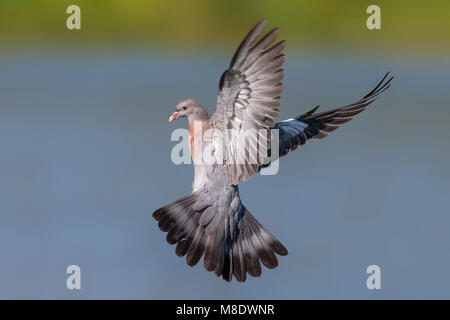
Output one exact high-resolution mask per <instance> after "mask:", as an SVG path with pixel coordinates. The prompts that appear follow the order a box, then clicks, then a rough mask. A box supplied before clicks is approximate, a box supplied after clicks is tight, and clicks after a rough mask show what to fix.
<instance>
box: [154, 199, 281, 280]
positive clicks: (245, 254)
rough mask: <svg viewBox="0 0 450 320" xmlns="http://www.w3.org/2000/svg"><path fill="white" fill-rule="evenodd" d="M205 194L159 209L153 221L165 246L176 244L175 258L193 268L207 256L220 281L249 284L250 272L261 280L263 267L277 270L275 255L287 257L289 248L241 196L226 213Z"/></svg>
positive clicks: (231, 204) (207, 266) (232, 202)
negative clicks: (245, 203) (266, 227)
mask: <svg viewBox="0 0 450 320" xmlns="http://www.w3.org/2000/svg"><path fill="white" fill-rule="evenodd" d="M207 199H208V196H205V192H196V193H192V194H191V195H189V196H187V197H184V198H181V199H179V200H177V201H175V202H173V203H171V204H169V205H167V206H165V207H162V208H160V209H158V210H156V211H155V212H154V213H153V217H154V218H155V219H156V220H157V221H158V226H159V228H160V229H161V230H162V231H164V232H167V237H166V239H167V242H168V243H169V244H176V249H175V253H176V254H177V255H178V256H180V257H182V256H185V255H186V262H187V264H188V265H190V266H194V265H196V264H197V263H198V262H199V261H200V259H201V258H202V256H203V255H204V266H205V269H206V270H208V271H214V273H215V274H216V275H217V276H220V275H221V276H222V278H223V279H225V280H227V281H231V279H232V278H233V275H234V277H235V278H236V280H238V281H241V282H243V281H245V280H246V278H247V273H248V274H249V275H251V276H253V277H259V276H260V275H261V264H260V262H262V264H263V265H265V266H266V267H268V268H270V269H273V268H275V267H277V266H278V260H277V257H276V256H275V254H278V255H281V256H285V255H287V254H288V251H287V249H286V248H285V247H284V246H283V245H282V244H281V243H280V242H279V241H278V240H277V239H276V238H275V237H274V236H272V235H271V234H270V233H269V232H268V231H267V230H266V229H264V227H263V226H262V225H261V224H260V223H259V222H258V221H257V220H256V219H255V218H254V217H253V216H252V215H251V213H250V212H249V211H248V210H247V209H246V208H245V207H244V206H243V205H242V204H241V202H240V199H239V195H238V194H237V196H236V197H235V198H234V199H233V201H231V203H230V206H229V207H227V210H224V209H220V208H219V207H218V205H217V202H218V201H216V202H215V203H210V202H208V201H207Z"/></svg>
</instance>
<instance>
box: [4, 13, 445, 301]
mask: <svg viewBox="0 0 450 320" xmlns="http://www.w3.org/2000/svg"><path fill="white" fill-rule="evenodd" d="M269 12H270V11H267V12H266V13H267V14H266V15H265V16H266V17H268V18H269V19H270V14H269ZM63 17H64V16H63ZM247 22H248V23H246V24H245V25H244V28H243V29H241V36H239V37H238V38H235V39H234V40H233V41H231V44H230V45H229V47H228V48H226V47H225V48H220V49H217V48H214V46H208V45H206V44H205V45H203V46H201V47H197V48H196V49H192V48H191V49H189V50H186V51H184V50H183V48H182V46H179V47H175V48H170V47H164V46H161V45H158V46H155V47H152V46H148V44H146V45H145V46H144V45H140V43H139V42H137V43H135V44H133V45H123V46H122V45H120V46H119V45H112V46H111V47H109V48H101V49H95V48H94V49H93V48H89V49H86V48H79V47H76V46H66V45H57V44H54V45H45V46H37V47H36V46H34V47H26V48H27V49H24V48H23V47H20V46H19V47H14V48H8V50H3V51H2V53H0V147H1V152H0V176H1V180H0V298H3V299H15V298H27V299H28V298H38V299H49V298H51V299H109V298H111V299H122V298H124V299H196V298H201V299H279V298H282V299H316V298H325V299H347V298H356V299H366V298H369V299H371V298H374V299H379V298H387V299H391V298H447V299H448V298H450V293H449V292H450V277H449V276H448V270H449V269H450V236H449V226H450V215H449V212H448V209H447V200H448V198H449V196H450V170H449V163H450V151H449V138H450V129H449V125H448V123H449V120H450V111H449V84H450V72H449V71H450V59H449V58H447V57H446V54H442V53H445V52H446V51H445V50H442V51H438V52H435V51H433V52H428V53H427V52H422V53H418V52H411V51H408V50H399V49H396V48H394V49H392V48H391V49H390V50H388V49H386V48H385V47H380V48H378V49H373V50H370V51H369V50H364V49H361V48H359V49H355V48H354V47H352V48H348V49H346V50H331V51H330V50H325V49H323V50H320V49H317V50H316V49H314V50H310V49H305V50H302V49H296V50H290V51H289V50H288V54H287V61H286V63H285V69H286V77H285V80H284V85H285V89H284V92H283V103H282V106H281V116H280V119H281V120H283V119H286V118H290V117H292V116H295V115H298V114H300V113H303V112H305V111H307V110H309V109H310V108H311V107H313V106H315V105H317V104H320V105H321V106H322V107H321V108H322V109H323V110H325V109H327V108H332V107H338V106H342V105H345V104H347V103H351V102H354V101H356V100H357V99H359V98H360V97H361V96H362V95H364V94H365V93H367V92H368V91H370V90H371V89H372V88H373V86H374V85H375V84H376V83H377V82H378V81H379V80H380V79H381V77H382V76H383V75H384V73H385V72H386V71H388V70H390V71H391V72H392V74H393V75H394V76H395V79H394V82H393V85H392V87H391V88H390V89H389V90H388V91H387V92H386V93H384V94H383V95H382V96H381V97H380V98H379V99H378V100H377V101H376V102H375V103H374V104H373V105H371V107H370V108H369V109H368V110H367V111H365V112H363V113H362V114H360V115H359V116H357V118H356V119H355V120H354V121H352V122H350V123H348V124H346V125H344V126H343V128H341V129H339V130H338V131H337V132H336V133H333V134H332V135H330V136H329V137H328V138H326V139H324V140H314V141H310V142H309V143H308V144H307V145H306V146H304V147H303V148H301V149H299V150H297V151H296V152H295V153H292V154H290V155H289V156H288V157H285V158H283V159H282V161H281V163H280V172H279V173H278V174H277V175H274V176H259V175H258V176H256V177H254V178H252V179H251V180H250V181H248V182H247V183H244V184H242V185H241V196H242V198H243V201H244V204H245V205H246V206H247V207H248V208H249V210H250V211H251V212H252V213H253V214H254V216H255V217H256V218H257V219H258V220H259V221H260V222H261V223H262V224H263V225H264V226H265V227H266V228H267V229H268V230H269V231H270V232H271V233H272V234H274V235H275V236H276V237H277V238H278V239H279V240H280V241H281V242H282V243H283V244H285V245H286V247H287V248H288V250H289V255H288V256H287V257H280V258H279V263H280V266H279V267H278V268H277V269H275V270H268V269H266V268H264V269H263V274H262V277H261V278H249V279H248V280H247V282H245V283H244V284H242V283H237V282H235V281H233V282H231V283H226V282H224V281H223V280H222V279H221V278H216V277H215V276H214V274H212V273H207V272H206V271H205V270H204V269H203V265H202V263H199V265H197V266H196V267H194V268H191V267H189V266H187V265H186V263H185V261H184V259H182V258H179V257H177V256H176V255H175V253H174V250H175V247H174V246H169V245H168V244H167V243H166V241H165V234H163V233H162V232H161V231H160V230H159V229H158V227H157V225H156V222H155V221H154V220H153V218H152V217H151V215H152V213H153V211H154V210H155V209H157V208H159V207H160V206H163V205H166V204H168V203H170V202H172V201H174V200H176V199H178V198H180V197H182V196H184V195H187V194H188V193H190V191H191V183H192V179H193V168H192V167H191V166H187V165H181V166H176V165H174V164H172V162H171V160H170V152H171V149H172V147H173V146H174V145H175V143H174V142H171V141H170V135H171V132H172V130H174V129H175V128H178V127H186V125H187V124H186V123H185V122H184V120H181V121H177V122H174V123H172V124H169V123H168V122H167V119H168V117H169V115H170V114H171V112H172V111H173V109H174V106H175V104H176V103H177V102H178V101H179V100H181V99H182V98H185V97H193V98H196V99H197V100H199V101H200V102H201V103H202V104H203V105H204V106H205V107H207V109H208V110H209V111H210V112H211V111H212V110H213V108H214V105H215V101H216V94H217V86H218V80H219V76H220V74H221V72H222V71H223V70H224V69H225V67H226V66H227V65H228V63H229V59H230V58H231V55H232V53H233V52H234V49H235V47H236V46H237V44H238V42H239V41H240V39H241V37H242V36H243V35H244V33H245V32H246V31H247V29H248V28H250V27H251V26H252V25H253V24H254V23H255V22H256V20H255V21H253V20H251V21H247ZM367 32H369V31H367ZM290 37H291V39H293V38H294V36H290ZM281 38H283V35H282V36H281ZM287 38H288V43H289V37H287ZM219 40H220V39H216V41H218V42H220V41H219ZM227 43H228V42H227ZM71 264H76V265H79V266H80V267H81V271H82V282H81V285H82V289H81V290H79V291H77V290H72V291H69V290H67V289H66V286H65V285H66V277H67V275H66V273H65V270H66V268H67V266H68V265H71ZM372 264H376V265H379V266H380V267H381V286H382V289H381V290H368V289H367V287H366V279H367V277H368V275H367V274H366V268H367V266H369V265H372Z"/></svg>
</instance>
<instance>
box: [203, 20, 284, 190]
mask: <svg viewBox="0 0 450 320" xmlns="http://www.w3.org/2000/svg"><path fill="white" fill-rule="evenodd" d="M265 24H266V20H262V21H261V22H259V23H258V24H257V25H256V26H255V27H254V28H253V29H252V30H251V31H250V32H249V34H248V35H247V36H246V37H245V38H244V40H243V41H242V43H241V44H240V46H239V48H238V49H237V51H236V53H235V54H234V56H233V59H232V60H231V64H230V67H229V68H228V70H226V71H225V72H224V73H223V74H222V77H221V79H220V84H219V96H218V99H217V106H216V110H215V111H214V114H213V115H212V117H211V125H212V128H213V130H214V133H213V136H212V139H213V144H214V146H215V148H216V150H219V149H220V151H219V152H217V154H220V157H221V158H222V159H220V160H223V162H224V164H225V165H226V166H227V168H228V173H229V179H230V183H231V184H238V183H239V180H240V179H242V180H244V181H245V180H247V179H249V178H250V177H251V176H252V175H253V174H255V173H256V172H258V171H259V168H260V166H261V164H262V162H263V161H264V159H265V158H266V157H267V149H266V147H267V145H268V142H270V139H271V136H270V128H272V127H273V126H274V124H275V122H274V118H276V117H277V116H278V115H279V110H278V107H279V105H280V103H281V97H280V94H281V91H282V85H281V80H282V79H283V76H284V71H283V70H282V69H281V65H282V64H283V62H284V59H285V57H284V54H282V53H281V52H282V50H283V49H284V47H285V42H284V41H280V42H278V43H277V44H275V45H273V46H272V47H270V48H268V47H269V46H270V44H271V43H272V42H273V41H274V40H275V38H276V36H277V35H278V32H279V29H277V28H275V29H273V30H272V31H270V32H269V33H268V34H267V35H265V36H264V37H263V38H261V40H259V41H258V42H257V43H256V44H254V42H255V41H256V39H257V38H258V37H259V35H260V34H261V33H262V31H263V29H264V26H265Z"/></svg>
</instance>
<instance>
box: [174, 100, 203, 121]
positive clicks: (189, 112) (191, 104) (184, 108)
mask: <svg viewBox="0 0 450 320" xmlns="http://www.w3.org/2000/svg"><path fill="white" fill-rule="evenodd" d="M180 117H182V118H188V120H189V121H191V120H193V121H196V120H203V119H207V118H208V117H209V116H208V112H206V110H205V108H203V106H202V105H201V104H200V103H198V102H197V101H195V100H194V99H184V100H181V101H180V102H178V104H177V107H176V108H175V112H174V113H173V114H172V115H171V116H170V118H169V122H172V121H173V120H175V119H177V118H180Z"/></svg>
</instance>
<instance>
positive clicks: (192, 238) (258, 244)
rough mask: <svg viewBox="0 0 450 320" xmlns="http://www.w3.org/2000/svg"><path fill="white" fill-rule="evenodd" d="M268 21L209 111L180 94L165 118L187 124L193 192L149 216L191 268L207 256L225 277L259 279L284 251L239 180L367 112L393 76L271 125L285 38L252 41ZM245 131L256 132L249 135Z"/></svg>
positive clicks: (245, 44)
mask: <svg viewBox="0 0 450 320" xmlns="http://www.w3.org/2000/svg"><path fill="white" fill-rule="evenodd" d="M265 25H266V20H262V21H261V22H259V23H258V24H257V25H256V26H255V27H254V28H253V29H252V30H251V31H250V32H249V33H248V35H247V36H246V37H245V38H244V40H243V41H242V42H241V44H240V45H239V47H238V49H237V51H236V53H235V54H234V56H233V58H232V60H231V63H230V66H229V68H228V69H227V70H226V71H225V72H224V73H223V74H222V76H221V78H220V82H219V94H218V99H217V105H216V110H215V111H214V113H213V114H212V115H211V116H209V115H208V112H207V111H206V110H205V109H204V108H203V106H202V105H201V104H200V103H198V102H197V101H195V100H194V99H185V100H182V101H181V102H179V103H178V105H177V107H176V110H175V112H174V113H173V114H172V116H171V117H170V118H169V121H170V122H171V121H173V120H174V119H177V118H180V117H182V118H187V119H188V121H189V142H190V143H189V146H190V151H191V156H192V159H193V163H194V168H195V176H194V182H193V191H192V193H191V194H190V195H188V196H186V197H184V198H182V199H179V200H177V201H175V202H173V203H171V204H169V205H166V206H164V207H162V208H160V209H158V210H156V211H155V212H154V213H153V217H154V218H155V219H156V220H157V221H158V226H159V228H160V229H161V230H162V231H164V232H167V242H168V243H169V244H176V250H175V252H176V254H177V255H178V256H180V257H181V256H186V262H187V264H188V265H190V266H194V265H196V264H197V263H198V262H199V261H200V259H201V258H202V256H204V267H205V269H206V270H207V271H214V273H215V274H216V275H217V276H222V277H223V279H225V280H226V281H231V280H232V278H233V275H234V277H235V278H236V280H237V281H240V282H244V281H245V280H246V278H247V273H248V274H249V275H250V276H253V277H259V276H260V275H261V272H262V271H261V264H260V263H262V264H263V265H265V266H266V267H268V268H270V269H273V268H275V267H277V266H278V260H277V257H276V255H275V254H277V255H280V256H285V255H287V254H288V251H287V249H286V248H285V247H284V246H283V245H282V244H281V243H280V241H278V240H277V239H276V238H275V237H274V236H273V235H272V234H271V233H269V232H268V231H267V230H266V229H265V228H264V227H263V226H262V225H261V224H260V223H259V222H258V221H257V220H256V219H255V218H254V217H253V215H252V214H251V213H250V211H249V210H248V209H247V208H246V207H245V206H244V204H243V203H242V201H241V199H240V197H239V188H238V184H239V182H240V181H246V180H248V179H249V178H250V177H252V176H253V175H254V174H255V173H257V172H259V171H260V170H262V169H263V168H265V167H267V166H268V164H269V162H270V161H273V160H276V159H277V158H278V157H281V156H284V155H286V154H287V153H289V152H290V151H293V150H295V149H297V148H298V147H300V146H303V145H304V144H305V143H306V142H307V141H308V140H310V139H322V138H324V137H326V136H328V134H329V133H330V132H332V131H334V130H336V129H337V128H339V127H340V126H341V125H342V124H344V123H346V122H348V121H350V120H352V119H353V117H354V116H355V115H357V114H358V113H360V112H362V111H363V110H365V109H366V108H367V106H369V105H370V104H371V103H372V102H373V101H374V100H375V98H376V97H377V96H378V95H379V94H380V93H382V92H383V91H385V90H386V89H388V88H389V87H390V83H391V80H392V77H390V78H389V79H387V76H388V74H389V73H387V74H386V75H385V76H384V78H383V79H382V80H381V81H380V82H379V83H378V85H377V86H376V87H375V88H374V89H373V90H372V91H370V92H369V93H368V94H367V95H365V96H364V97H363V98H361V99H360V100H358V101H357V102H355V103H352V104H349V105H347V106H344V107H340V108H337V109H333V110H329V111H325V112H320V113H317V112H316V111H317V109H318V106H317V107H315V108H313V109H312V110H310V111H308V112H306V113H304V114H302V115H300V116H298V117H295V118H292V119H289V120H285V121H281V122H275V121H274V119H275V118H276V117H278V115H279V109H278V108H279V106H280V103H281V98H280V94H281V91H282V84H281V80H282V79H283V76H284V71H283V69H281V66H282V64H283V62H284V60H285V56H284V54H283V53H282V51H283V49H284V47H285V45H286V42H285V41H280V42H278V43H276V44H275V45H273V46H271V44H272V43H273V42H274V40H275V38H276V37H277V35H278V32H279V29H278V28H275V29H273V30H271V31H270V32H269V33H267V34H266V35H265V36H263V37H261V38H260V40H258V41H256V40H257V39H258V38H259V36H260V35H261V33H262V32H263V29H264V27H265ZM386 79H387V80H386ZM196 128H200V129H197V130H196ZM274 130H278V131H277V132H278V150H276V148H275V147H274V150H272V148H271V146H272V145H271V144H270V143H271V142H272V138H273V135H272V133H273V132H275V131H274ZM249 131H253V132H256V134H247V132H249ZM269 144H270V145H269ZM206 158H208V161H206V160H205V159H206Z"/></svg>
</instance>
